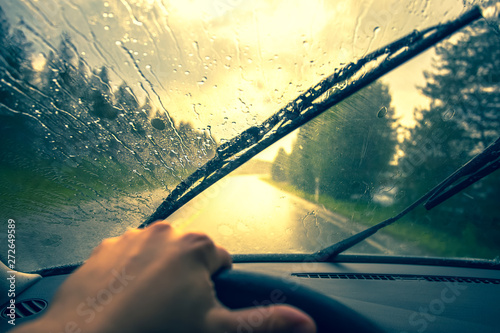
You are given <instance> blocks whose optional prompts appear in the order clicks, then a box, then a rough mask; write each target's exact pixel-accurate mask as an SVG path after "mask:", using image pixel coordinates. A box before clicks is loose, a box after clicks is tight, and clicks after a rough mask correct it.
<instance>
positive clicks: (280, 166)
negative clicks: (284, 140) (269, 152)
mask: <svg viewBox="0 0 500 333" xmlns="http://www.w3.org/2000/svg"><path fill="white" fill-rule="evenodd" d="M288 160H289V157H288V155H287V153H286V151H285V149H283V148H280V149H279V150H278V154H277V155H276V158H275V159H274V162H273V165H272V166H271V177H272V178H273V180H275V181H277V182H283V181H286V180H287V179H288V172H287V171H288V166H287V163H288Z"/></svg>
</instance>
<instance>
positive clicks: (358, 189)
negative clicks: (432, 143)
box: [275, 82, 396, 200]
mask: <svg viewBox="0 0 500 333" xmlns="http://www.w3.org/2000/svg"><path fill="white" fill-rule="evenodd" d="M390 103H391V97H390V95H389V92H388V88H387V86H385V85H384V84H383V83H381V82H375V83H373V84H371V85H370V86H368V87H366V88H365V89H363V90H361V91H360V92H358V93H357V94H355V95H353V96H351V97H349V98H347V99H346V100H345V101H343V102H341V103H339V104H338V105H336V106H334V107H333V108H331V109H330V110H328V111H327V112H325V113H324V114H323V115H322V116H320V117H318V118H317V119H315V120H313V121H311V122H310V123H309V124H306V125H305V126H303V127H302V128H301V129H300V132H299V134H298V138H297V142H296V143H295V145H294V147H293V151H292V153H291V155H290V158H289V159H290V161H289V162H288V166H289V181H290V182H292V183H293V184H295V185H296V186H298V187H299V188H300V189H302V190H304V191H306V192H309V193H314V192H315V190H316V186H319V191H320V193H324V194H327V195H329V196H331V197H334V198H336V199H341V200H350V199H354V198H363V199H365V200H368V199H370V198H371V197H372V196H373V194H374V192H375V191H376V189H377V187H378V185H379V183H380V182H381V181H382V179H383V177H384V176H385V175H386V173H388V171H389V169H390V162H391V161H392V160H393V157H394V153H395V146H396V136H395V128H394V118H393V114H394V112H393V110H392V109H391V108H390ZM281 158H282V159H283V157H281ZM275 163H276V161H275ZM281 163H283V162H281ZM317 183H318V185H316V184H317Z"/></svg>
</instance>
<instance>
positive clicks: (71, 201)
mask: <svg viewBox="0 0 500 333" xmlns="http://www.w3.org/2000/svg"><path fill="white" fill-rule="evenodd" d="M0 174H1V175H2V177H1V178H0V212H2V213H6V212H9V213H11V212H15V213H16V214H23V212H24V213H25V212H30V211H32V210H33V208H34V206H37V207H42V208H43V209H44V210H48V209H50V208H51V207H62V206H68V205H75V207H76V206H77V205H78V204H80V203H82V202H88V201H92V200H96V199H98V198H109V197H113V196H120V195H127V194H130V193H136V192H139V191H145V190H152V189H156V188H159V187H161V185H160V184H156V183H155V184H153V183H151V182H149V181H147V180H145V179H142V178H140V177H139V176H138V175H137V174H133V173H132V172H130V171H129V170H125V169H122V168H120V166H118V165H111V164H109V163H108V164H104V163H103V164H101V165H99V164H97V165H96V164H95V163H92V164H91V163H86V164H85V163H82V164H81V165H79V166H78V167H68V166H60V167H54V166H52V165H50V164H48V163H47V164H43V163H40V164H38V165H37V168H36V169H30V168H19V167H17V168H13V167H10V166H7V165H2V166H0Z"/></svg>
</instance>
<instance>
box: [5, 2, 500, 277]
mask: <svg viewBox="0 0 500 333" xmlns="http://www.w3.org/2000/svg"><path fill="white" fill-rule="evenodd" d="M476 3H480V2H479V1H477V2H474V1H466V2H464V1H461V0H460V1H412V2H411V3H410V4H404V5H402V4H401V3H400V2H398V1H389V0H388V1H241V0H214V1H207V0H191V1H159V0H158V1H154V0H116V1H113V0H110V1H97V0H96V1H79V0H51V1H36V0H23V1H15V2H14V1H0V7H1V10H0V29H1V32H0V38H2V41H1V45H2V48H1V50H0V66H1V68H2V70H1V72H0V128H1V131H2V136H1V139H0V140H1V155H0V159H1V164H0V171H1V175H2V177H1V179H0V196H1V202H0V211H1V215H2V218H3V219H4V221H5V222H7V221H8V220H9V219H11V220H14V221H15V223H16V241H17V248H18V268H19V269H24V270H33V269H38V268H43V267H48V266H54V265H60V264H67V263H72V262H76V261H79V260H83V259H85V258H86V257H87V256H88V254H89V253H90V251H91V249H92V248H93V247H94V246H95V245H97V244H98V243H99V242H100V240H101V239H103V238H105V237H109V236H113V235H118V234H120V233H122V232H123V231H124V230H126V229H127V228H130V227H136V226H138V225H139V224H141V222H143V221H144V220H145V219H146V218H147V217H148V216H150V215H151V213H152V212H154V211H155V209H156V207H157V206H158V205H159V204H160V203H161V202H162V200H163V199H164V198H165V197H166V196H167V195H168V194H169V193H170V192H171V191H173V190H174V189H175V187H176V186H177V185H178V184H179V183H181V182H182V181H183V180H185V179H186V178H187V177H188V176H189V175H190V174H191V173H192V172H194V171H195V170H196V169H197V168H199V167H200V166H203V165H204V164H205V163H206V162H207V161H209V160H210V159H211V158H213V157H214V156H215V154H216V153H217V148H218V147H221V145H224V144H225V143H227V142H229V141H230V140H231V139H233V138H235V137H236V136H237V135H238V134H240V133H241V132H243V131H244V130H246V129H248V128H251V127H252V126H257V125H259V124H261V123H262V122H263V121H264V120H266V119H267V118H268V117H269V116H271V115H272V114H274V113H275V112H276V111H278V110H279V109H280V108H282V107H283V106H285V105H286V104H287V103H288V102H289V101H291V100H293V99H294V98H296V97H297V96H298V95H299V94H300V93H302V92H303V91H305V90H306V89H308V88H309V87H311V86H313V85H314V84H316V83H317V82H318V81H320V80H321V79H323V78H325V77H326V76H328V75H330V74H331V73H333V72H334V71H335V70H337V69H338V68H341V67H343V66H345V65H347V64H349V63H350V62H355V61H357V60H359V59H361V58H362V57H363V56H365V55H367V54H369V53H370V52H373V51H374V50H377V49H379V48H381V47H383V46H384V45H386V44H388V43H390V42H392V41H394V40H396V39H398V38H400V37H403V36H405V35H407V34H409V33H411V32H412V31H414V30H423V29H425V28H427V27H429V26H433V25H436V24H439V23H443V22H446V21H449V20H452V19H455V18H457V17H458V16H459V15H461V14H463V13H464V12H465V11H467V10H468V9H470V8H471V7H472V6H473V5H474V4H476ZM483 5H484V4H483ZM490 11H493V13H492V14H491V15H490V16H495V15H497V14H495V12H494V10H493V9H490ZM498 31H499V28H498V24H497V21H495V20H494V19H491V20H490V21H484V20H480V21H478V22H476V23H474V24H473V25H472V26H471V27H469V28H467V29H465V30H463V31H461V32H459V33H457V34H454V35H453V36H452V37H451V38H449V39H448V40H446V41H445V42H443V43H441V44H439V45H438V46H437V48H434V49H431V50H429V51H428V52H426V53H424V54H422V55H421V56H419V57H418V58H415V59H414V60H412V61H411V62H409V63H407V64H406V65H404V66H402V67H400V68H398V69H397V70H395V71H393V72H391V73H390V74H388V75H386V76H384V77H383V78H381V79H380V80H378V81H376V82H374V83H373V84H371V85H369V86H368V87H366V88H364V89H363V90H361V91H360V92H359V93H357V94H355V95H353V96H351V97H349V98H348V99H346V100H344V101H343V102H342V103H341V104H338V105H337V106H334V107H333V108H332V109H331V110H329V111H327V112H325V113H324V114H323V115H321V116H320V117H318V118H316V119H314V120H313V121H311V122H310V123H308V124H306V125H304V126H303V127H301V128H300V129H299V130H297V131H295V132H293V133H291V134H290V135H289V136H287V137H285V138H284V139H282V140H281V141H279V142H278V143H276V144H275V145H273V146H271V147H270V148H269V149H267V150H265V151H264V152H262V153H261V154H259V155H257V156H256V157H255V158H254V159H252V160H251V161H249V162H248V163H247V164H245V165H243V166H242V167H240V168H239V169H237V170H236V171H235V172H234V173H232V174H230V175H229V176H228V177H225V178H223V179H222V180H220V181H219V182H218V183H216V184H215V185H214V186H213V187H211V188H210V189H208V190H207V191H205V192H203V193H202V194H201V195H199V196H198V197H196V198H195V199H194V200H192V201H191V202H190V203H188V204H187V205H186V206H185V207H183V208H182V209H181V210H179V211H177V212H176V213H174V214H173V215H172V216H171V217H170V218H169V219H170V220H171V221H172V223H174V224H175V225H177V226H178V227H179V228H184V229H186V230H189V229H197V230H203V231H205V232H208V233H209V234H210V235H211V236H212V237H213V238H214V239H215V240H216V241H218V242H220V243H221V244H222V245H224V246H226V247H227V248H228V249H229V250H230V251H232V252H233V253H311V252H314V251H317V250H319V249H321V248H324V247H325V246H328V245H330V244H332V243H334V242H336V241H339V240H341V239H343V238H345V237H347V236H349V235H351V234H352V233H354V232H357V231H359V230H362V229H364V228H366V227H367V226H369V225H373V224H375V223H377V222H380V221H381V220H383V219H385V218H387V217H389V216H391V215H394V214H395V213H397V212H398V211H399V210H401V208H402V207H404V206H405V205H407V204H408V203H410V202H411V201H412V200H415V199H416V198H418V197H419V196H421V195H422V194H423V193H425V191H426V190H428V189H430V188H432V187H433V186H434V185H436V184H437V183H439V182H440V181H441V180H442V179H443V178H444V177H446V176H447V175H448V174H449V173H451V172H453V171H454V170H455V169H456V168H458V167H459V166H460V165H461V164H463V163H464V162H466V161H467V160H468V159H470V158H471V157H472V156H473V155H474V154H477V153H478V152H479V151H480V150H481V148H484V147H485V146H486V145H487V144H489V143H490V142H492V141H493V140H494V139H495V138H496V137H497V136H498V135H499V133H498V132H499V131H498V119H499V114H500V113H499V112H498V111H499V109H498V108H499V106H498V105H499V103H500V102H499V100H498V78H499V72H498V68H500V67H499V64H498V61H499V59H500V57H499V48H498V46H497V45H498V41H499V39H500V37H499V33H498ZM338 88H339V89H342V87H338ZM499 181H500V178H499V175H498V172H497V173H496V174H495V173H494V174H492V175H490V176H489V177H488V178H486V179H484V180H483V181H482V182H480V183H478V184H477V185H475V186H473V187H472V188H470V189H468V190H467V191H465V192H463V193H461V194H460V195H459V196H458V197H457V198H454V199H453V200H451V201H450V202H449V203H446V204H443V205H442V206H439V207H437V208H435V209H434V210H432V211H431V212H430V213H425V214H423V213H424V212H419V211H417V212H415V213H413V214H411V215H410V216H408V217H407V218H406V219H405V220H404V221H401V222H400V223H398V224H397V225H395V226H391V227H389V228H388V230H387V231H385V232H384V233H380V235H379V234H377V235H376V237H375V236H374V237H372V238H369V239H368V240H367V241H365V242H363V243H362V244H360V245H358V246H356V247H354V248H352V249H351V250H350V252H351V253H366V254H373V253H377V254H396V255H400V254H404V255H424V256H425V255H430V256H449V257H481V258H493V257H495V256H496V255H498V252H499V249H498V246H497V245H496V243H497V242H496V240H498V237H499V236H500V227H499V222H498V217H497V214H496V213H497V212H498V210H497V209H495V208H496V207H495V202H496V201H497V200H498V190H497V189H498V188H499V186H497V185H498V183H499ZM6 224H7V223H5V225H6ZM4 229H5V230H1V231H0V234H1V235H2V237H4V238H7V227H6V226H5V228H4ZM4 252H5V253H4ZM4 254H6V250H5V251H3V252H0V258H2V259H4Z"/></svg>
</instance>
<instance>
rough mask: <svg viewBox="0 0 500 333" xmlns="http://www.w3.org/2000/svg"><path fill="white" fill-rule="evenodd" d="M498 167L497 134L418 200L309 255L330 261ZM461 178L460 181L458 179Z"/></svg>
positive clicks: (430, 206) (441, 200) (499, 162)
mask: <svg viewBox="0 0 500 333" xmlns="http://www.w3.org/2000/svg"><path fill="white" fill-rule="evenodd" d="M499 168H500V137H499V138H498V139H496V140H495V142H493V143H492V144H490V145H489V146H488V147H487V148H486V149H484V150H483V151H482V152H481V153H480V154H478V155H477V156H475V157H474V158H472V159H471V160H470V161H469V162H467V163H466V164H464V165H463V166H461V167H460V168H459V169H458V170H456V171H455V172H454V173H452V174H451V175H450V176H449V177H447V178H446V179H445V180H443V181H442V182H441V183H440V184H438V185H437V186H435V187H434V188H433V189H431V190H430V191H428V192H427V193H425V194H424V195H423V196H422V197H420V198H419V199H418V200H416V201H415V202H413V203H412V204H411V205H409V206H408V207H406V208H405V209H404V210H403V211H401V212H400V213H399V214H398V215H396V216H394V217H391V218H389V219H387V220H385V221H382V222H380V223H378V224H376V225H374V226H372V227H370V228H368V229H366V230H363V231H361V232H359V233H357V234H355V235H353V236H351V237H349V238H346V239H344V240H342V241H340V242H338V243H335V244H333V245H332V246H329V247H327V248H325V249H323V250H320V251H318V252H316V253H315V254H313V255H312V257H313V258H314V261H331V260H332V259H333V258H335V257H336V256H337V255H339V254H340V253H342V252H344V251H346V250H348V249H350V248H351V247H353V246H354V245H356V244H358V243H360V242H362V241H363V240H365V239H366V238H368V237H370V236H371V235H373V234H375V233H376V232H377V231H379V230H380V229H382V228H385V227H387V226H388V225H391V224H393V223H394V222H396V221H398V220H399V219H401V218H402V217H403V216H405V215H406V214H408V213H409V212H411V211H412V210H413V209H415V208H416V207H418V206H419V205H420V204H421V203H424V202H425V203H424V207H425V208H426V209H427V210H430V209H432V208H434V207H436V206H437V205H439V204H440V203H442V202H444V201H446V200H448V199H449V198H451V197H452V196H454V195H455V194H457V193H458V192H460V191H461V190H463V189H465V188H466V187H468V186H470V185H472V184H474V183H475V182H477V181H479V180H480V179H481V178H483V177H485V176H487V175H489V174H490V173H492V172H493V171H495V170H497V169H499ZM460 179H462V180H461V181H460V182H458V183H457V181H459V180H460Z"/></svg>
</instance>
